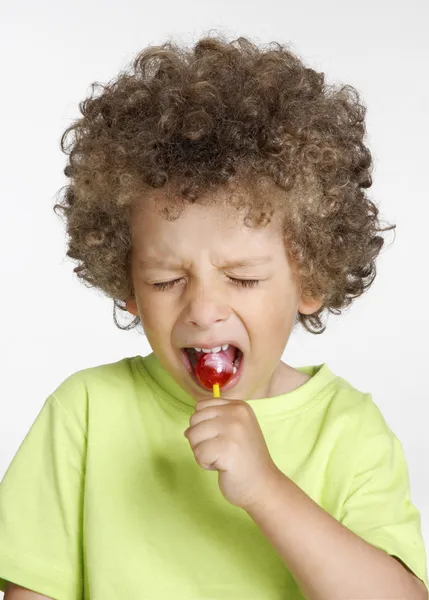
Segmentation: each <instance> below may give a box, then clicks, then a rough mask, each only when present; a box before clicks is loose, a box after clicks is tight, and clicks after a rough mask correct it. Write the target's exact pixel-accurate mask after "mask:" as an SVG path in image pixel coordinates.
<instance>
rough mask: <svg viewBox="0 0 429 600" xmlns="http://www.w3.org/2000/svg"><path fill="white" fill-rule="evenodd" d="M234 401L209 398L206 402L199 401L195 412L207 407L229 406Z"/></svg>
mask: <svg viewBox="0 0 429 600" xmlns="http://www.w3.org/2000/svg"><path fill="white" fill-rule="evenodd" d="M232 402H235V400H227V399H226V398H209V399H208V400H207V399H206V400H199V401H198V402H197V403H196V405H195V410H196V411H198V410H203V409H204V408H208V407H209V406H222V405H223V404H231V403H232Z"/></svg>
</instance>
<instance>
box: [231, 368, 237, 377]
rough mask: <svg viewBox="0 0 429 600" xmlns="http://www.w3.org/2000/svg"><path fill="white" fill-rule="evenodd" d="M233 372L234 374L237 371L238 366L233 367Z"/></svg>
mask: <svg viewBox="0 0 429 600" xmlns="http://www.w3.org/2000/svg"><path fill="white" fill-rule="evenodd" d="M232 372H233V373H234V375H235V374H236V373H237V367H232Z"/></svg>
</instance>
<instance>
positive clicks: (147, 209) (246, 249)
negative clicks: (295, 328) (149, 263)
mask: <svg viewBox="0 0 429 600" xmlns="http://www.w3.org/2000/svg"><path fill="white" fill-rule="evenodd" d="M163 206H164V204H163V202H162V199H160V198H159V196H158V197H156V196H152V197H149V198H145V200H144V202H142V203H141V204H140V205H139V206H138V207H137V208H136V209H135V210H133V213H132V219H131V226H132V237H133V250H134V251H137V252H138V254H139V255H140V256H141V257H142V258H149V257H160V256H161V257H162V256H170V255H174V256H177V257H180V258H183V259H184V260H190V259H192V258H195V253H196V252H203V251H208V252H210V253H211V254H212V255H213V256H214V257H215V258H216V257H219V259H220V260H223V258H224V257H225V255H230V256H231V255H233V256H234V257H235V258H238V257H241V256H246V254H252V255H253V256H257V255H258V253H260V254H264V255H266V254H267V253H268V254H270V253H275V252H276V251H278V250H281V249H283V248H284V246H283V237H282V232H281V226H280V220H279V219H278V218H274V219H273V220H272V221H271V222H270V223H268V224H267V225H264V226H260V227H248V226H246V225H245V223H244V218H245V214H246V213H245V212H244V211H243V210H242V211H240V210H237V209H236V208H235V207H231V206H228V204H227V202H224V201H219V202H215V201H214V202H198V203H195V204H185V205H184V207H183V210H182V212H181V214H180V216H178V217H177V218H175V219H174V220H168V219H167V218H166V217H165V216H164V215H163V214H162V208H163Z"/></svg>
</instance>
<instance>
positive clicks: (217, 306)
mask: <svg viewBox="0 0 429 600" xmlns="http://www.w3.org/2000/svg"><path fill="white" fill-rule="evenodd" d="M230 314H231V309H230V308H229V306H228V305H227V304H226V302H225V301H224V300H222V298H221V297H220V295H219V294H217V293H215V292H214V291H213V290H210V289H204V290H202V289H198V290H195V291H194V292H193V293H192V294H190V296H189V298H188V302H187V305H186V309H185V321H186V323H187V324H188V325H192V326H194V327H198V328H200V329H210V328H211V327H213V325H215V324H218V323H222V322H224V321H226V320H227V319H228V317H229V315H230Z"/></svg>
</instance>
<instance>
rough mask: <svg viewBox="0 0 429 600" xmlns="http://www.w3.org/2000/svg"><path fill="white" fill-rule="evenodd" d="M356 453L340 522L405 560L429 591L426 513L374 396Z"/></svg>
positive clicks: (364, 420) (362, 425) (376, 545)
mask: <svg viewBox="0 0 429 600" xmlns="http://www.w3.org/2000/svg"><path fill="white" fill-rule="evenodd" d="M354 452H356V457H357V458H356V467H355V472H354V478H353V481H352V485H351V488H350V491H349V494H348V496H347V498H346V501H345V503H344V506H343V511H342V518H341V519H340V522H341V523H342V524H343V525H345V526H346V527H347V528H348V529H350V530H351V531H353V532H354V533H356V534H357V535H359V537H361V538H362V539H364V540H365V541H366V542H368V543H369V544H371V545H373V546H375V547H377V548H380V549H381V550H383V551H385V552H386V553H387V554H389V555H391V556H395V557H397V558H399V559H400V560H401V561H402V562H403V563H404V564H405V565H406V566H407V567H408V568H409V569H410V570H411V571H412V572H413V573H414V574H415V575H416V576H417V577H418V578H419V579H421V580H422V581H423V582H424V584H425V585H426V588H428V589H429V586H428V575H427V564H426V552H425V547H424V542H423V538H422V531H421V519H420V513H419V511H418V510H417V508H416V507H415V506H414V505H413V504H412V502H411V500H410V482H409V474H408V468H407V464H406V460H405V456H404V452H403V449H402V445H401V442H400V441H399V440H398V438H397V437H396V435H395V434H394V433H393V432H392V430H391V429H390V428H389V426H388V425H387V423H386V421H385V420H384V418H383V416H382V414H381V412H380V410H379V409H378V407H377V405H376V404H375V403H374V402H373V400H372V399H371V397H370V396H367V397H366V404H365V407H364V414H363V418H362V422H361V427H360V435H359V438H358V442H357V448H356V450H355V451H354Z"/></svg>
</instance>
